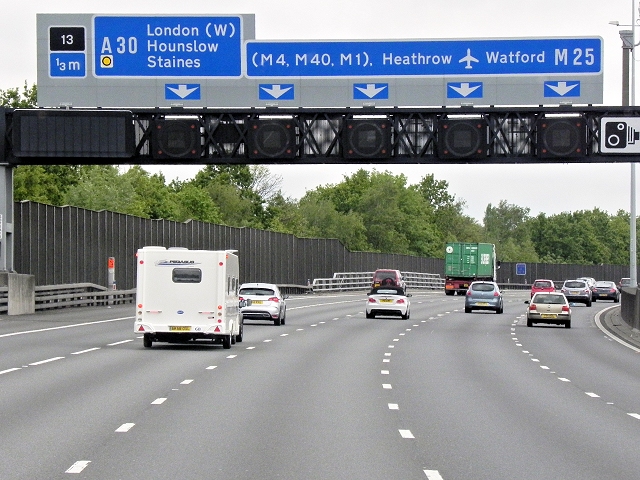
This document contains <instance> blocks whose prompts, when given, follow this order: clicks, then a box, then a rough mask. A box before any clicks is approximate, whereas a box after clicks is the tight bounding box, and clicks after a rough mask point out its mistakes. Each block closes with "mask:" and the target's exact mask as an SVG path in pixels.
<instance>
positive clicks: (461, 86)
mask: <svg viewBox="0 0 640 480" xmlns="http://www.w3.org/2000/svg"><path fill="white" fill-rule="evenodd" d="M482 87H483V86H482V82H448V83H447V98H482V95H483V88H482Z"/></svg>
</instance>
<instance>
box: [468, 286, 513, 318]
mask: <svg viewBox="0 0 640 480" xmlns="http://www.w3.org/2000/svg"><path fill="white" fill-rule="evenodd" d="M473 310H493V311H495V312H496V313H502V312H503V311H504V304H503V300H502V292H501V291H500V287H498V284H497V283H496V282H486V281H482V282H480V281H478V282H473V283H471V285H469V288H468V289H467V294H466V295H465V297H464V311H465V313H471V312H472V311H473Z"/></svg>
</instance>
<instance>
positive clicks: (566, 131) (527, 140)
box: [0, 105, 640, 165]
mask: <svg viewBox="0 0 640 480" xmlns="http://www.w3.org/2000/svg"><path fill="white" fill-rule="evenodd" d="M118 111H120V112H126V113H127V115H130V117H127V118H130V119H131V123H132V124H133V125H132V127H131V125H128V127H131V128H132V132H133V134H132V140H131V142H132V148H131V149H130V150H131V151H130V153H126V152H125V153H123V152H119V153H118V154H117V155H112V154H111V153H109V152H108V151H107V152H98V154H95V155H93V154H91V155H82V154H77V153H73V154H66V152H65V151H64V149H63V150H62V151H58V150H55V151H52V152H51V155H47V154H46V153H47V152H46V151H45V152H44V153H43V152H40V151H36V153H35V154H31V153H30V152H32V150H28V149H26V150H25V140H24V138H25V137H24V135H25V134H24V128H23V127H20V128H19V129H18V127H16V125H17V122H18V121H17V120H16V119H18V118H19V117H20V116H21V115H27V114H34V115H37V116H38V117H39V118H43V117H47V116H49V115H52V114H53V113H55V114H56V115H57V116H58V117H60V116H63V117H64V116H66V115H70V116H71V115H73V114H74V113H75V114H76V115H80V114H81V115H84V117H82V118H81V119H80V120H78V121H79V122H82V121H88V120H89V119H91V118H92V117H93V116H96V117H98V116H100V115H106V112H111V113H113V112H118ZM5 115H6V119H5V124H6V128H5V130H6V131H5V136H4V138H5V149H4V155H5V161H6V162H7V163H8V164H10V165H20V164H46V163H57V164H105V163H111V164H172V163H185V164H187V163H189V164H319V163H320V164H321V163H325V164H327V163H329V164H331V163H333V164H345V163H349V164H350V163H363V164H364V163H377V164H402V163H406V164H420V163H425V164H429V163H431V164H437V163H449V164H466V163H487V164H491V163H494V164H507V163H510V164H515V163H609V162H634V161H637V160H636V159H637V158H638V154H629V153H626V152H625V151H624V149H621V150H620V153H617V151H616V152H614V153H611V149H609V153H604V154H603V153H602V152H601V151H600V150H601V148H600V141H601V138H600V137H601V131H600V129H601V122H602V120H603V119H606V117H614V118H629V119H631V118H630V117H640V107H594V106H566V105H562V106H559V107H544V106H540V107H512V108H509V107H485V108H482V107H454V108H452V107H441V108H380V107H376V108H345V109H312V108H290V109H287V108H248V109H222V108H153V109H146V108H140V109H136V108H133V109H126V110H115V109H94V110H91V109H82V110H79V109H73V108H71V109H64V110H63V109H35V110H20V109H16V110H12V109H5ZM127 121H129V120H127ZM0 124H1V123H0ZM52 125H54V124H50V125H48V127H47V128H48V130H47V135H48V136H49V137H52V138H55V137H56V136H59V135H62V133H60V132H52V131H51V128H52ZM55 125H57V124H55ZM185 125H188V126H189V127H190V129H191V130H190V131H187V133H186V135H191V137H193V145H192V146H187V147H185V148H186V149H182V148H180V145H178V148H177V150H176V149H175V148H172V146H171V142H172V135H173V137H176V135H177V137H176V138H179V141H178V143H180V142H184V135H182V134H176V132H173V133H171V132H170V131H169V128H173V127H175V126H185ZM42 128H44V127H42ZM163 128H164V131H163ZM18 131H20V132H22V135H23V136H22V137H21V136H20V135H18ZM178 133H179V132H178ZM110 134H113V132H110ZM32 135H38V132H37V131H36V133H32ZM65 135H69V133H68V131H67V132H66V133H65ZM90 135H94V136H98V137H99V136H100V135H101V133H100V132H99V131H97V132H96V131H91V133H90ZM163 135H165V137H163ZM180 135H182V137H181V136H180ZM40 136H42V134H40ZM94 140H95V141H94ZM98 140H101V141H104V139H98V138H96V139H88V140H87V142H89V143H90V141H94V142H93V143H100V142H99V141H98ZM29 141H31V142H32V143H33V142H34V141H35V140H34V139H31V140H29ZM52 141H53V140H52ZM163 142H164V143H163ZM0 145H1V143H0ZM174 147H175V145H174ZM30 148H31V147H30ZM48 148H52V147H51V146H49V147H48ZM53 148H54V149H55V147H53ZM36 150H37V149H36Z"/></svg>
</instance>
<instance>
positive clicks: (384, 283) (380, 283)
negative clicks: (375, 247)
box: [371, 268, 407, 295]
mask: <svg viewBox="0 0 640 480" xmlns="http://www.w3.org/2000/svg"><path fill="white" fill-rule="evenodd" d="M380 287H383V288H385V289H389V288H395V289H396V291H397V292H398V294H399V295H406V294H407V286H406V284H405V283H404V279H403V278H402V273H400V270H390V269H383V268H380V269H378V270H376V271H375V272H374V273H373V279H372V280H371V292H374V291H375V290H376V289H378V288H380Z"/></svg>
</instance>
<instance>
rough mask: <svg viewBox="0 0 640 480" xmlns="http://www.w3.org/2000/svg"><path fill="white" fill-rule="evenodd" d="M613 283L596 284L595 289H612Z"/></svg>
mask: <svg viewBox="0 0 640 480" xmlns="http://www.w3.org/2000/svg"><path fill="white" fill-rule="evenodd" d="M613 285H614V283H613V282H596V287H600V288H613Z"/></svg>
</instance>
